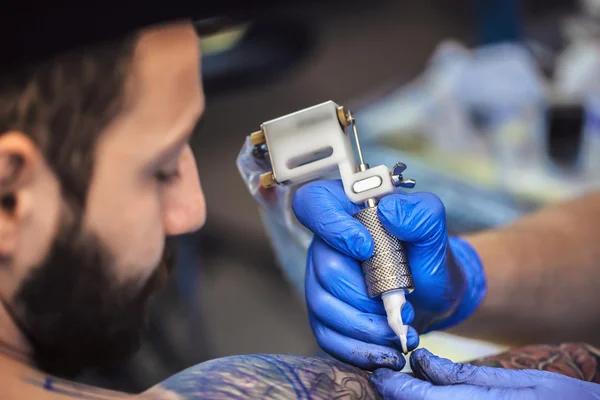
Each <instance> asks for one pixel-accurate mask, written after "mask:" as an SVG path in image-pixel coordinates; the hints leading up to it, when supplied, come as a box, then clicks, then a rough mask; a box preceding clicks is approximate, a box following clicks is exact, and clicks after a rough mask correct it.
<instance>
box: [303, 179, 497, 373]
mask: <svg viewBox="0 0 600 400" xmlns="http://www.w3.org/2000/svg"><path fill="white" fill-rule="evenodd" d="M378 207H379V213H378V214H379V218H380V220H381V222H382V223H383V224H384V226H385V227H386V229H388V231H389V232H390V233H392V234H393V235H395V236H397V237H398V238H400V239H401V240H403V241H404V243H405V248H406V252H407V255H408V258H409V262H410V265H411V269H412V273H413V278H414V282H415V291H414V292H413V293H412V294H410V295H409V296H408V300H409V302H407V304H406V305H405V306H404V308H403V315H402V318H403V320H404V321H406V322H408V323H409V324H410V323H411V321H412V319H413V316H414V318H415V319H414V322H413V326H415V327H416V329H417V331H418V332H419V333H424V332H427V331H429V330H432V329H442V328H446V327H449V326H452V325H455V324H457V323H459V322H461V321H462V320H464V319H465V318H467V317H468V316H469V315H470V314H471V313H472V312H473V311H474V310H475V309H476V308H477V306H478V305H479V303H480V302H481V300H482V299H483V297H484V296H485V288H486V286H485V279H484V276H483V272H482V266H481V262H480V260H479V257H478V256H477V254H476V253H475V251H474V250H473V249H472V247H471V246H470V245H469V244H468V243H467V242H466V241H464V240H462V239H460V238H451V239H450V240H449V239H448V235H447V232H446V221H445V210H444V206H443V204H442V203H441V201H440V200H439V199H438V198H437V197H436V196H434V195H432V194H428V193H415V194H394V195H390V196H387V197H385V198H383V199H382V200H381V201H380V203H379V206H378ZM293 208H294V212H295V213H296V216H297V218H298V220H299V221H300V222H301V223H302V224H303V225H304V226H306V227H307V228H308V229H310V230H311V231H312V232H313V233H314V234H315V238H314V240H313V243H312V245H311V248H310V251H309V256H308V263H307V272H306V299H307V303H308V309H309V315H310V319H311V326H312V328H313V332H314V333H315V337H316V339H317V342H318V343H319V345H320V346H321V347H322V348H323V349H324V350H325V351H327V352H329V353H330V354H332V355H334V356H335V357H337V358H339V359H341V360H343V361H346V362H349V363H352V364H354V365H357V366H359V367H361V368H365V369H372V368H373V367H377V366H378V365H381V362H380V359H381V357H382V356H383V355H384V354H386V353H385V351H387V352H388V353H387V354H388V355H389V356H391V357H392V358H394V359H396V358H398V359H403V357H398V355H399V352H398V351H397V350H395V349H398V348H399V347H398V346H399V343H398V341H396V337H395V335H394V334H393V332H392V330H391V329H390V328H389V327H388V326H387V319H386V318H385V315H386V314H385V310H384V308H383V304H382V302H381V299H369V298H368V296H367V291H366V286H365V283H364V279H363V277H362V272H361V267H360V263H359V261H358V260H366V259H368V258H369V257H370V256H371V254H372V252H373V239H372V237H371V235H370V234H369V231H368V230H367V229H366V228H365V227H364V226H363V225H362V224H361V223H360V222H358V221H357V220H355V219H354V218H353V217H352V216H353V215H354V214H355V213H356V212H358V211H359V210H360V209H361V207H360V206H358V205H356V204H354V203H352V202H351V201H350V200H348V198H347V197H346V195H345V193H344V189H343V187H342V183H341V181H339V180H335V181H318V182H313V183H310V184H307V185H305V186H303V187H301V188H300V189H299V190H298V191H297V193H296V195H295V197H294V201H293ZM417 340H418V339H416V336H415V332H414V331H412V330H409V343H408V344H409V347H411V346H412V347H414V346H416V345H417ZM367 343H370V344H372V345H374V346H384V347H385V348H381V347H377V348H374V347H372V346H370V347H365V346H366V344H367ZM367 348H368V349H369V350H368V351H367V350H365V349H367ZM374 355H377V356H376V357H375V356H374ZM401 364H402V365H401ZM402 366H403V363H402V362H400V363H398V364H397V365H396V367H395V368H394V367H393V366H390V368H393V369H400V368H401V367H402Z"/></svg>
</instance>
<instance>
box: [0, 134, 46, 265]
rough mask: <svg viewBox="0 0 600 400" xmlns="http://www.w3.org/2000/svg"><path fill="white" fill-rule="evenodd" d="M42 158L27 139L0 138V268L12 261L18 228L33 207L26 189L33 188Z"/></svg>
mask: <svg viewBox="0 0 600 400" xmlns="http://www.w3.org/2000/svg"><path fill="white" fill-rule="evenodd" d="M41 157H42V156H41V154H40V152H39V151H38V150H37V146H36V145H35V144H34V143H33V141H32V140H31V139H30V138H29V137H27V135H25V134H23V133H20V132H6V133H2V134H0V265H1V264H2V263H3V262H6V261H7V260H10V259H11V258H12V254H13V253H14V251H15V247H16V243H17V236H18V230H19V225H20V224H21V223H22V221H23V219H25V218H26V217H27V214H29V213H30V212H31V207H32V206H33V204H32V202H31V201H28V196H27V189H28V187H29V186H30V185H31V184H32V181H33V179H34V175H35V169H36V165H37V166H39V165H40V161H41Z"/></svg>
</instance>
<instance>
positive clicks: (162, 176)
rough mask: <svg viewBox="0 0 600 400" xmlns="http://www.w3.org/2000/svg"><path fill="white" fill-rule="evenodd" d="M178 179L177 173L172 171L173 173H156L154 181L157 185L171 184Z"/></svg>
mask: <svg viewBox="0 0 600 400" xmlns="http://www.w3.org/2000/svg"><path fill="white" fill-rule="evenodd" d="M177 178H179V171H178V170H177V171H174V172H165V171H158V172H157V173H156V180H157V181H158V182H159V183H164V184H166V183H171V182H173V181H174V180H175V179H177Z"/></svg>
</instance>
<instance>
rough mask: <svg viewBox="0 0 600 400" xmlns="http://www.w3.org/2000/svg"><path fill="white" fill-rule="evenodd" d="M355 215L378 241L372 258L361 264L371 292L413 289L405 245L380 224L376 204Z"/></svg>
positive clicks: (378, 293) (371, 295)
mask: <svg viewBox="0 0 600 400" xmlns="http://www.w3.org/2000/svg"><path fill="white" fill-rule="evenodd" d="M371 204H372V203H371ZM354 218H356V219H357V220H358V221H359V222H360V223H361V224H363V225H364V226H365V227H366V228H367V229H368V231H369V233H371V236H372V237H373V242H374V244H375V248H374V250H373V255H372V256H371V258H369V259H368V260H366V261H364V262H363V263H362V264H361V266H362V272H363V276H364V278H365V283H366V285H367V291H368V294H369V296H370V297H377V296H380V295H382V294H383V293H386V292H390V291H392V290H404V291H405V292H406V293H410V292H412V291H413V290H414V282H413V278H412V273H411V271H410V266H409V264H408V257H407V256H406V252H405V250H404V245H403V244H402V242H401V241H400V240H399V239H398V238H396V237H394V236H393V235H391V234H390V233H389V232H388V231H387V230H386V229H385V228H384V226H383V225H382V224H381V221H379V217H378V216H377V206H376V204H374V205H373V206H370V207H367V208H364V209H363V210H361V211H359V212H358V213H356V214H354Z"/></svg>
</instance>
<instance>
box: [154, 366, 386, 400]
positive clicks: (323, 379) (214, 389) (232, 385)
mask: <svg viewBox="0 0 600 400" xmlns="http://www.w3.org/2000/svg"><path fill="white" fill-rule="evenodd" d="M158 387H160V388H163V389H167V390H169V391H171V392H175V393H177V394H178V395H180V396H181V398H183V399H186V400H193V399H200V398H207V399H249V398H250V399H304V400H313V399H344V400H351V399H367V400H369V399H376V398H378V397H377V395H376V394H375V392H374V390H373V389H372V388H371V386H370V384H369V381H368V373H367V372H365V371H362V370H360V369H358V368H354V367H351V366H349V365H346V364H343V363H341V362H338V361H334V360H328V359H323V358H314V357H296V356H287V355H247V356H235V357H227V358H221V359H218V360H213V361H208V362H205V363H202V364H200V365H197V366H195V367H192V368H189V369H187V370H185V371H183V372H181V373H179V374H177V375H174V376H173V377H171V378H169V379H167V380H166V381H164V382H163V383H161V384H160V385H159V386H158Z"/></svg>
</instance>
